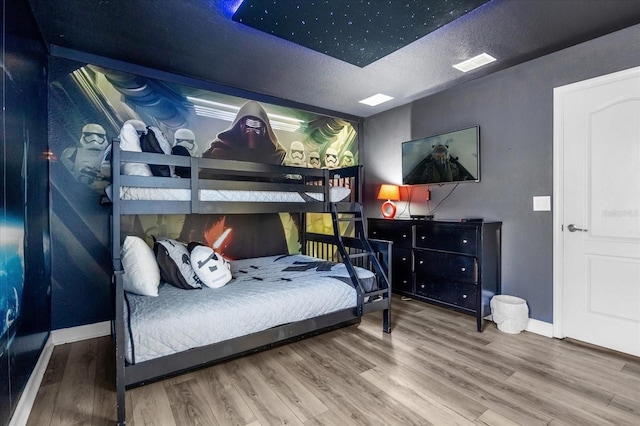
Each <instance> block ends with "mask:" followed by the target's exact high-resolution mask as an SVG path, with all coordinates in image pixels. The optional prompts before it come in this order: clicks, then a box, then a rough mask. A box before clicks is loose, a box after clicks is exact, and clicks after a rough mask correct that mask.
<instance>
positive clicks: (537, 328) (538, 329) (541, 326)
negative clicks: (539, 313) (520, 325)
mask: <svg viewBox="0 0 640 426" xmlns="http://www.w3.org/2000/svg"><path fill="white" fill-rule="evenodd" d="M525 330H526V331H528V332H530V333H535V334H539V335H541V336H545V337H553V324H552V323H550V322H544V321H540V320H537V319H533V318H529V323H528V324H527V328H526V329H525Z"/></svg>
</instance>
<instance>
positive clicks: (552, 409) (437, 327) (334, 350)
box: [28, 297, 640, 426]
mask: <svg viewBox="0 0 640 426" xmlns="http://www.w3.org/2000/svg"><path fill="white" fill-rule="evenodd" d="M381 318H382V317H381V315H380V314H371V315H368V316H367V317H365V318H364V319H363V321H362V323H361V324H359V325H354V326H350V327H346V328H342V329H340V330H336V331H332V332H329V333H325V334H322V335H319V336H315V337H311V338H308V339H305V340H302V341H299V342H295V343H291V344H288V345H285V346H280V347H277V348H274V349H271V350H269V351H265V352H261V353H257V354H253V355H250V356H247V357H244V358H239V359H236V360H232V361H229V362H226V363H223V364H219V365H215V366H211V367H208V368H204V369H200V370H197V371H193V372H190V373H186V374H183V375H180V376H176V377H173V378H170V379H166V380H163V381H159V382H156V383H152V384H149V385H146V386H142V387H138V388H134V389H131V390H128V391H127V397H126V399H127V424H128V425H136V426H140V425H178V426H183V425H239V426H240V425H248V426H270V425H305V426H311V425H340V426H342V425H347V426H348V425H551V426H560V425H580V426H583V425H598V426H602V425H616V426H618V425H639V424H640V359H639V358H634V357H631V356H626V355H623V354H619V353H616V352H612V351H608V350H603V349H600V348H596V347H593V346H589V345H585V344H581V343H578V342H573V341H567V340H564V341H561V340H557V339H549V338H546V337H542V336H538V335H535V334H531V333H527V332H522V333H520V334H518V335H509V334H504V333H501V332H500V331H498V329H497V328H496V326H495V324H493V323H489V322H487V323H486V326H485V331H484V332H483V333H478V332H476V331H475V319H474V318H473V317H471V316H467V315H462V314H458V313H455V312H452V311H448V310H444V309H440V308H437V307H434V306H431V305H427V304H424V303H420V302H417V301H402V300H400V299H399V298H395V297H394V300H393V312H392V321H393V331H392V333H391V334H390V335H386V334H384V333H382V320H381ZM114 382H115V380H114V366H113V345H112V343H111V339H110V337H103V338H97V339H92V340H86V341H82V342H77V343H72V344H67V345H62V346H58V347H56V348H55V350H54V352H53V355H52V357H51V361H50V363H49V366H48V368H47V371H46V373H45V376H44V380H43V382H42V385H41V387H40V390H39V392H38V395H37V397H36V401H35V403H34V406H33V410H32V412H31V415H30V417H29V422H28V425H34V426H35V425H37V426H42V425H107V424H114V423H115V421H116V414H115V413H116V411H115V400H116V395H115V386H114Z"/></svg>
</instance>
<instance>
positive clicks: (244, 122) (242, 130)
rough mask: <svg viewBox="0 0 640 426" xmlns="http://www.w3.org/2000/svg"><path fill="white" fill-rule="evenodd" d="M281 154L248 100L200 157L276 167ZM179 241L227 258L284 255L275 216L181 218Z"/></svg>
mask: <svg viewBox="0 0 640 426" xmlns="http://www.w3.org/2000/svg"><path fill="white" fill-rule="evenodd" d="M285 155H286V151H285V149H284V148H283V147H282V146H281V145H280V143H279V142H278V137H277V136H276V134H275V133H274V132H273V129H272V128H271V123H270V122H269V118H268V117H267V113H266V111H265V110H264V109H263V108H262V106H261V105H260V104H259V103H258V102H255V101H249V102H247V103H245V104H244V105H243V106H242V108H240V110H239V111H238V114H237V115H236V118H235V120H234V121H233V123H232V124H231V126H230V127H229V128H228V129H226V130H224V131H222V132H220V133H219V134H218V136H217V137H216V139H214V140H213V141H212V142H211V144H210V146H209V148H208V149H207V150H206V151H205V152H204V153H203V154H202V157H205V158H215V159H221V160H239V161H251V162H258V163H268V164H277V165H280V164H282V163H283V161H284V158H285ZM180 238H181V239H182V240H183V241H185V240H186V241H199V242H202V243H205V244H206V245H208V246H209V247H213V248H214V249H215V250H216V251H218V252H220V253H221V254H222V255H223V256H225V257H227V258H230V259H242V258H248V257H260V256H270V255H276V254H284V253H288V248H287V241H286V236H285V233H284V229H283V226H282V221H281V219H280V215H279V214H277V213H275V214H259V215H257V214H247V215H244V214H234V215H190V216H187V218H186V219H185V223H184V227H183V229H182V233H181V235H180ZM214 246H215V247H214Z"/></svg>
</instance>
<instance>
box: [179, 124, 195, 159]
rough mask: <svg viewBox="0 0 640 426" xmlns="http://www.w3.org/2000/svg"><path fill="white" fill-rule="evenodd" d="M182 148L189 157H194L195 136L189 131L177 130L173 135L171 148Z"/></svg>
mask: <svg viewBox="0 0 640 426" xmlns="http://www.w3.org/2000/svg"><path fill="white" fill-rule="evenodd" d="M177 146H182V147H184V148H186V149H187V151H189V155H191V156H192V157H195V156H196V154H197V153H198V143H197V142H196V135H195V134H194V133H193V132H192V131H191V130H189V129H178V130H176V133H175V134H174V135H173V147H174V148H175V147H177Z"/></svg>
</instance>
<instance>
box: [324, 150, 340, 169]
mask: <svg viewBox="0 0 640 426" xmlns="http://www.w3.org/2000/svg"><path fill="white" fill-rule="evenodd" d="M324 167H325V168H326V169H337V168H338V167H340V164H339V162H338V151H337V150H336V149H335V148H327V151H326V152H325V153H324Z"/></svg>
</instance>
